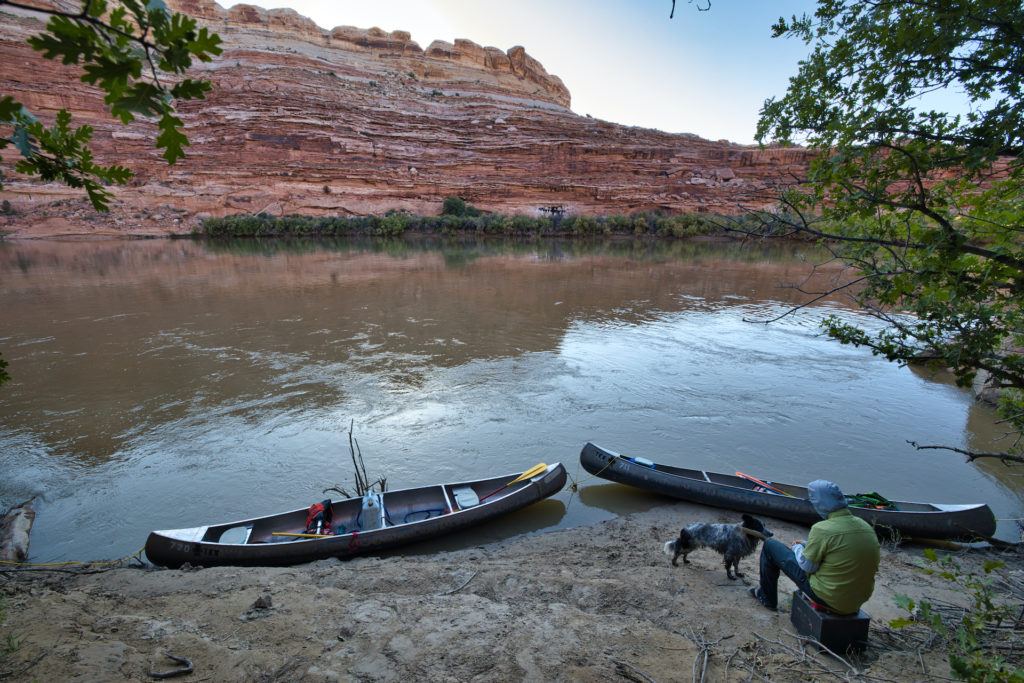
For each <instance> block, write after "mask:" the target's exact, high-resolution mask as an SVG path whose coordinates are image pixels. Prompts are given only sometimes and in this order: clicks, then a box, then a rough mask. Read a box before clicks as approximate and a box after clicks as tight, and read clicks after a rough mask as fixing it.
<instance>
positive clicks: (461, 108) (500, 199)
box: [0, 0, 808, 236]
mask: <svg viewBox="0 0 1024 683" xmlns="http://www.w3.org/2000/svg"><path fill="white" fill-rule="evenodd" d="M170 4H171V5H172V6H173V7H174V8H175V9H177V10H178V11H182V12H186V13H188V14H191V15H193V16H196V17H198V18H199V19H200V20H201V21H202V22H204V23H205V24H206V25H208V26H210V27H211V29H212V30H214V31H216V32H217V33H219V34H220V36H221V37H222V39H223V40H224V54H223V55H222V56H221V57H220V58H218V59H217V60H216V61H214V62H213V63H210V64H201V65H198V66H197V68H196V69H195V72H194V73H195V74H196V75H201V76H203V77H206V78H209V79H210V80H212V81H213V84H214V89H213V92H212V93H211V94H210V95H209V96H208V98H207V99H206V100H204V101H200V102H192V103H184V104H183V105H182V107H181V112H182V115H183V116H182V117H183V119H184V120H185V122H186V126H187V134H188V136H189V139H190V140H191V143H192V146H191V147H190V149H189V155H188V157H187V158H186V159H184V160H182V161H179V162H178V163H177V164H176V165H175V166H172V167H168V166H167V165H166V164H164V163H163V161H162V160H161V159H160V157H159V156H158V154H157V153H156V151H155V150H154V149H153V147H152V138H153V136H154V130H155V127H154V126H153V125H152V124H151V123H148V122H136V123H134V124H132V125H130V126H127V127H124V126H120V125H118V124H117V123H115V122H114V121H113V120H112V119H110V117H109V116H108V115H107V114H106V113H105V112H104V110H103V105H102V98H101V96H100V95H99V94H98V92H97V91H96V90H95V89H93V88H90V87H88V86H86V85H84V84H82V83H81V82H80V81H79V80H78V76H79V72H78V70H77V69H75V68H73V67H63V66H61V65H59V64H55V63H53V62H50V61H47V60H44V59H42V58H41V57H39V56H38V55H37V54H36V53H34V52H33V51H32V50H31V49H30V48H29V47H28V46H27V45H26V43H25V40H26V39H27V38H28V37H29V36H30V35H32V34H33V33H36V32H38V31H39V30H40V29H41V28H42V22H41V20H40V19H39V18H37V17H35V16H33V15H30V14H28V13H25V12H19V11H17V10H8V9H7V8H5V9H4V10H3V11H2V12H0V25H2V26H3V31H2V32H0V83H2V84H3V85H2V86H0V90H2V92H3V93H4V94H11V95H13V96H14V97H16V98H17V99H19V100H20V101H22V102H23V103H25V104H26V105H27V106H28V107H29V108H30V109H31V110H32V111H33V112H34V113H36V114H37V115H40V116H41V117H42V118H44V119H45V118H47V117H48V116H49V115H52V112H54V111H55V110H56V109H59V108H60V107H68V108H70V109H71V110H72V111H73V112H74V113H75V115H76V123H78V124H81V123H89V124H91V125H93V126H94V127H95V128H96V134H95V149H96V150H97V156H98V157H99V159H100V160H101V161H104V162H107V163H110V162H113V161H117V162H119V163H125V164H126V165H128V166H129V167H131V168H132V170H133V171H135V173H136V177H135V178H134V179H133V181H132V182H131V185H130V186H128V187H125V188H118V189H117V190H116V197H117V201H116V203H115V205H114V206H113V209H112V211H111V213H110V214H109V215H106V216H98V215H96V214H95V213H94V212H93V211H92V210H91V209H89V208H88V207H87V205H86V203H85V201H84V200H83V199H82V198H81V195H80V194H79V193H77V192H74V191H71V190H68V189H67V188H64V187H62V186H56V185H43V184H39V183H34V182H29V181H27V180H24V179H22V178H20V177H19V176H17V175H14V174H13V173H12V171H13V169H12V166H13V160H14V155H13V154H12V153H11V150H5V153H4V157H3V158H4V161H3V168H4V169H5V171H6V173H5V175H6V177H7V178H8V180H9V181H12V180H13V182H9V184H8V185H7V186H6V189H5V190H4V192H3V197H4V198H5V199H8V200H9V201H10V203H11V206H12V208H13V209H14V211H15V214H14V215H13V216H2V215H0V229H4V230H7V231H11V232H13V233H14V234H15V235H21V236H32V235H40V234H55V233H66V234H90V233H99V234H105V233H110V232H127V233H150V234H161V233H167V232H187V231H188V230H190V229H191V227H192V226H193V225H194V224H195V222H196V220H197V219H198V218H201V217H202V216H204V215H221V214H227V213H239V212H259V211H270V212H273V213H311V214H321V213H331V214H353V215H355V214H366V213H373V212H382V211H384V210H387V209H392V208H399V209H407V210H410V211H414V212H417V213H428V214H430V213H437V212H438V211H439V208H440V202H441V200H442V199H443V198H444V197H446V196H449V195H459V196H462V197H464V198H466V199H467V200H469V201H471V202H473V203H474V204H476V205H478V206H480V207H482V208H484V209H488V210H495V211H503V212H509V213H536V212H537V211H539V209H540V208H541V207H546V206H552V205H561V206H564V207H565V208H566V209H567V210H568V211H570V212H573V213H582V214H597V213H626V212H630V211H635V210H647V209H658V208H660V209H666V210H669V211H712V212H722V213H733V212H736V211H739V210H741V209H743V208H749V207H752V206H765V205H768V204H770V203H771V201H772V195H773V189H774V188H775V187H777V186H778V185H780V184H783V183H787V182H790V181H791V179H792V176H793V174H799V173H800V172H801V171H802V169H803V168H804V166H805V164H806V161H807V158H808V157H807V153H806V152H805V151H803V150H799V149H765V150H760V149H758V148H756V147H748V146H740V145H733V144H729V143H725V142H710V141H707V140H703V139H700V138H697V137H695V136H690V135H670V134H667V133H662V132H659V131H655V130H648V129H640V128H631V127H627V126H621V125H616V124H611V123H607V122H604V121H599V120H596V119H591V118H589V117H582V116H578V115H576V114H573V113H572V112H571V111H570V110H569V104H570V98H569V92H568V90H567V89H566V87H565V85H564V84H563V83H562V81H561V80H560V79H559V78H558V77H556V76H552V75H550V74H548V73H547V71H546V70H545V69H544V67H543V66H542V65H541V64H540V63H539V62H537V61H536V60H535V59H533V58H532V57H530V56H529V55H528V54H527V53H526V51H525V50H524V49H523V48H522V47H513V48H512V49H510V50H508V51H502V50H499V49H497V48H493V47H481V46H480V45H477V44H476V43H473V42H471V41H469V40H456V41H455V42H454V44H452V43H446V42H443V41H435V42H433V43H431V44H430V45H429V46H428V47H427V48H426V49H425V50H424V49H422V48H421V47H420V46H419V45H417V44H416V43H415V42H413V41H412V40H411V38H410V36H409V34H408V33H406V32H403V31H394V32H391V33H387V32H384V31H381V30H380V29H375V28H374V29H368V30H364V29H357V28H352V27H347V26H342V27H338V28H334V29H332V30H330V31H326V30H323V29H321V28H319V27H318V26H316V25H315V24H314V23H313V22H312V21H310V20H309V19H306V18H304V17H302V16H300V15H298V14H297V13H295V12H293V11H291V10H270V11H266V10H263V9H259V8H256V7H251V6H245V5H239V6H235V7H233V8H231V9H230V10H225V9H223V8H221V7H219V6H218V5H216V4H215V3H213V2H212V1H210V0H175V1H174V2H172V3H170Z"/></svg>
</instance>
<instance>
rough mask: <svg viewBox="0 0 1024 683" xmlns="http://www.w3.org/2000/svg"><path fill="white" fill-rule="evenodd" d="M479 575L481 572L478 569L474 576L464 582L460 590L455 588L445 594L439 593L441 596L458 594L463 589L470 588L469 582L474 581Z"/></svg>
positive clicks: (471, 575)
mask: <svg viewBox="0 0 1024 683" xmlns="http://www.w3.org/2000/svg"><path fill="white" fill-rule="evenodd" d="M479 573H480V570H479V569H478V570H477V571H475V572H473V573H472V574H470V575H469V578H468V579H466V580H465V581H463V582H462V585H461V586H459V587H458V588H453V589H451V590H450V591H445V592H444V593H439V595H451V594H452V593H458V592H459V591H460V590H462V589H463V588H465V587H466V586H468V585H469V582H470V581H472V580H473V579H474V578H475V577H476V575H477V574H479Z"/></svg>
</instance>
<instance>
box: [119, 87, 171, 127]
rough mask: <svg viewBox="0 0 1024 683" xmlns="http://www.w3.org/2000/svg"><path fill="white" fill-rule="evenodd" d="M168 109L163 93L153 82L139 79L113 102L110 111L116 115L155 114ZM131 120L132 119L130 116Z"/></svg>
mask: <svg viewBox="0 0 1024 683" xmlns="http://www.w3.org/2000/svg"><path fill="white" fill-rule="evenodd" d="M165 109H166V105H165V104H164V101H163V93H162V92H161V90H160V89H159V88H158V87H157V86H155V85H153V84H152V83H146V82H143V81H138V82H136V83H133V84H132V85H131V86H130V87H128V88H127V89H126V90H125V91H124V94H123V95H122V96H121V97H118V98H117V99H116V100H115V101H114V102H112V103H111V107H110V111H111V113H113V114H115V115H120V116H122V119H123V118H124V116H123V115H124V114H128V115H129V116H131V114H142V115H143V116H155V115H157V114H160V113H162V112H163V111H164V110H165ZM129 120H131V119H130V118H129Z"/></svg>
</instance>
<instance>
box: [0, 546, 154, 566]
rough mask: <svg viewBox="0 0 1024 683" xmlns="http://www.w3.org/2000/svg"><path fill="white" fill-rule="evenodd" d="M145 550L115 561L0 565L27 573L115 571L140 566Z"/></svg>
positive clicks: (15, 562)
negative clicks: (79, 569)
mask: <svg viewBox="0 0 1024 683" xmlns="http://www.w3.org/2000/svg"><path fill="white" fill-rule="evenodd" d="M145 550H146V547H145V546H143V547H141V548H139V549H138V550H136V551H135V552H133V553H131V554H129V555H125V556H124V557H121V558H118V559H116V560H91V561H90V560H68V561H66V562H18V561H16V560H0V565H3V566H8V567H11V568H12V569H10V570H8V571H17V570H21V571H29V570H32V569H35V570H39V571H45V570H47V569H51V570H54V571H56V570H59V569H60V568H64V569H70V568H74V567H88V568H90V569H92V568H96V569H99V568H106V569H115V568H117V567H120V566H123V565H125V564H127V563H128V562H131V561H132V560H138V561H139V563H140V564H141V563H142V553H143V552H145Z"/></svg>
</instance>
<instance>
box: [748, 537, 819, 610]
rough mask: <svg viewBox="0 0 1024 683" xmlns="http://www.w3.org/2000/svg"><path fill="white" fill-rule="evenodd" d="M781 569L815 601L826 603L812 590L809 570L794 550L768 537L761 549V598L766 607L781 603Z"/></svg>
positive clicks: (776, 605) (774, 606)
mask: <svg viewBox="0 0 1024 683" xmlns="http://www.w3.org/2000/svg"><path fill="white" fill-rule="evenodd" d="M780 570H781V571H782V573H783V574H785V575H786V576H788V577H789V578H790V580H792V581H793V583H795V584H796V586H797V588H799V589H800V590H802V591H803V592H804V593H806V594H807V596H808V597H809V598H811V599H812V600H814V602H817V603H820V604H822V605H824V604H825V602H824V601H823V600H822V599H820V598H818V597H817V596H816V595H815V594H814V591H813V590H811V582H810V579H809V577H808V576H807V572H805V571H804V570H803V569H801V568H800V564H799V563H798V562H797V561H796V555H795V554H794V553H793V551H792V550H790V549H789V548H787V547H786V546H785V544H783V543H781V542H779V541H776V540H775V539H774V538H768V539H765V542H764V548H763V549H762V550H761V600H762V601H763V602H764V604H765V607H771V608H772V609H775V608H777V607H778V605H779V571H780Z"/></svg>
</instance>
